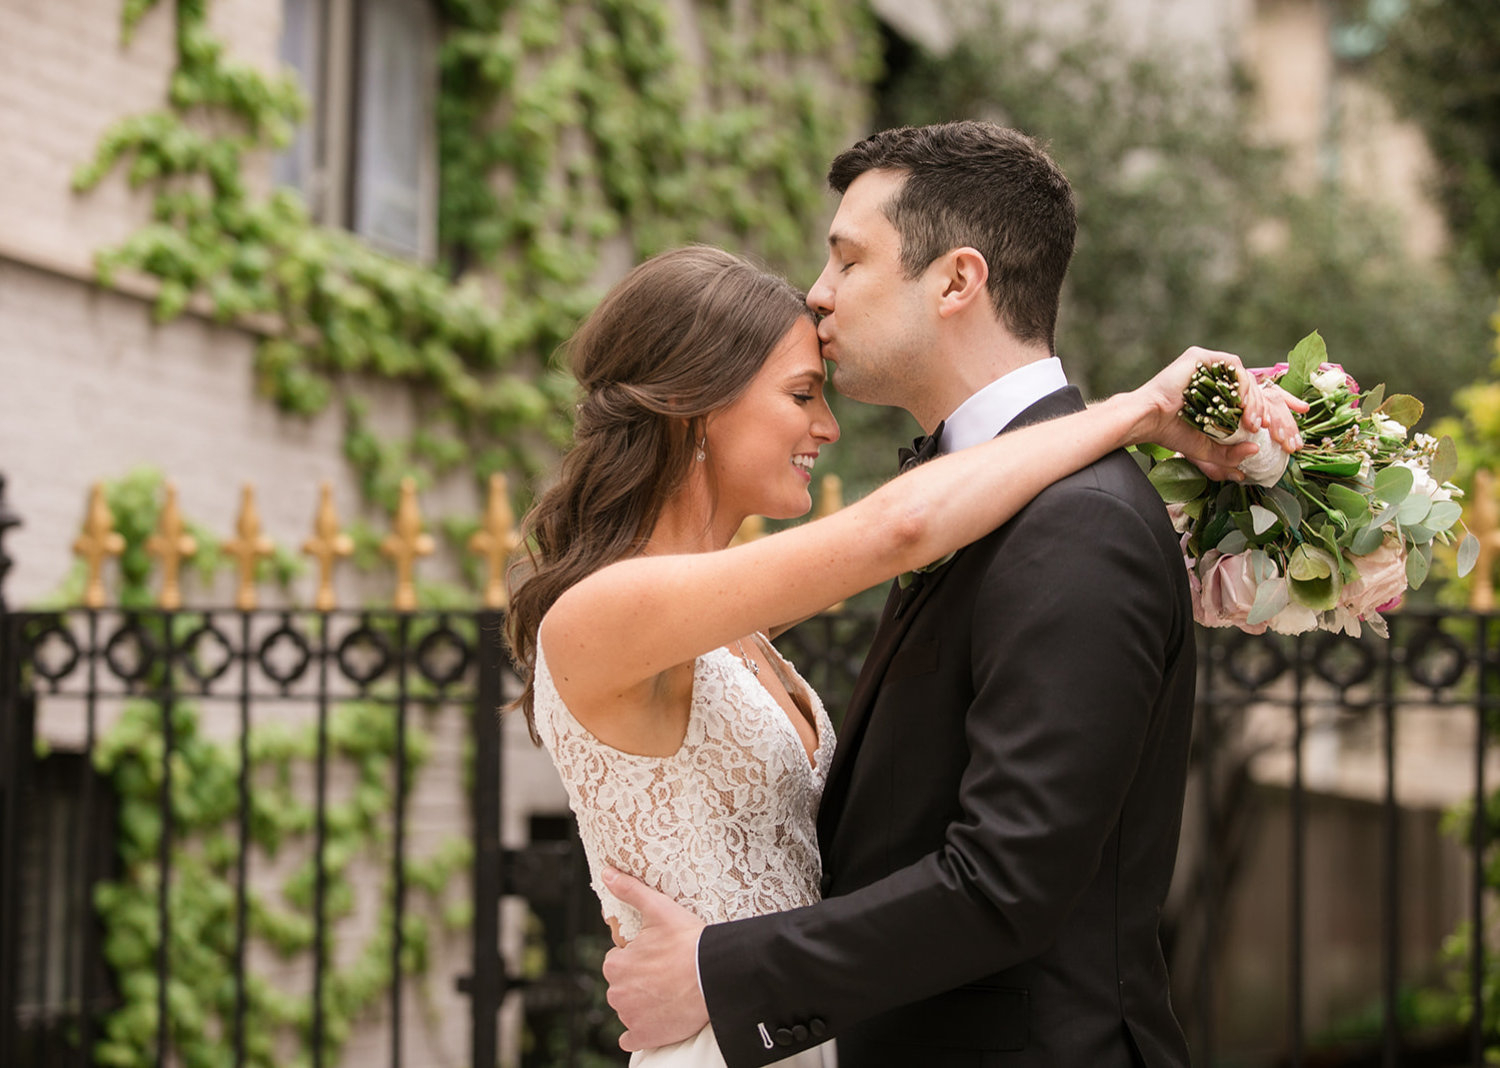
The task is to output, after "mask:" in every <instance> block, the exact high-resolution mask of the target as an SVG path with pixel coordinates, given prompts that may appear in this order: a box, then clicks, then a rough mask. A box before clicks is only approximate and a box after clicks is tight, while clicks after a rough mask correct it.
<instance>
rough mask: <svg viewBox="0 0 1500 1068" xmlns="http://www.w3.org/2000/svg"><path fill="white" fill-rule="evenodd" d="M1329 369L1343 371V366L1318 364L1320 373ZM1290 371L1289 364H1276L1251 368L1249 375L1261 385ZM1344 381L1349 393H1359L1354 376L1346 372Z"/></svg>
mask: <svg viewBox="0 0 1500 1068" xmlns="http://www.w3.org/2000/svg"><path fill="white" fill-rule="evenodd" d="M1329 368H1332V369H1333V370H1335V371H1344V365H1343V364H1341V363H1320V364H1318V370H1320V371H1325V370H1328V369H1329ZM1291 369H1292V365H1291V364H1289V363H1278V364H1277V365H1276V366H1274V367H1252V368H1250V373H1251V374H1252V375H1254V376H1255V381H1257V382H1262V383H1263V382H1265V381H1267V380H1270V381H1272V382H1275V381H1276V380H1277V379H1279V378H1280V377H1281V376H1282V375H1284V374H1286V373H1287V372H1288V371H1290V370H1291ZM1344 381H1345V382H1347V383H1349V392H1350V393H1358V392H1359V383H1358V382H1356V381H1355V380H1354V376H1353V375H1351V374H1350V373H1349V372H1348V371H1344Z"/></svg>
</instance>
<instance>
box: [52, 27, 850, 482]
mask: <svg viewBox="0 0 1500 1068" xmlns="http://www.w3.org/2000/svg"><path fill="white" fill-rule="evenodd" d="M158 3H159V0H127V3H126V5H125V12H124V23H125V33H126V37H127V39H128V38H129V35H130V33H131V31H132V30H133V29H134V27H135V26H136V25H137V23H138V22H139V21H140V20H141V19H142V18H143V17H145V16H146V15H147V14H148V13H149V12H151V11H152V9H154V8H155V7H157V6H158ZM439 6H440V8H441V10H442V13H443V14H444V16H445V18H446V20H447V27H448V29H447V33H446V36H445V40H444V42H443V45H442V49H441V55H440V67H441V92H440V98H439V104H438V115H437V121H438V140H439V146H440V147H439V153H440V174H441V182H440V196H439V218H440V241H441V243H442V245H443V247H444V249H445V250H446V254H447V257H448V259H447V263H446V265H445V266H444V267H443V268H442V269H434V268H429V267H426V266H423V265H421V264H417V263H412V262H409V261H405V260H401V259H397V258H394V257H391V256H388V255H385V254H382V253H379V252H377V251H375V250H373V249H371V248H369V247H368V246H366V245H365V244H363V243H362V242H361V241H360V240H358V239H357V238H355V237H354V236H352V235H350V234H348V233H346V232H343V231H340V230H334V229H329V228H324V227H319V226H316V225H314V224H313V223H312V222H311V220H310V218H309V216H308V213H307V210H306V208H305V206H304V205H303V203H302V201H301V199H300V197H299V196H298V195H296V194H295V193H293V192H291V191H288V190H277V191H275V192H273V193H271V194H270V195H269V196H265V197H257V196H256V195H254V194H253V193H252V191H251V189H250V186H249V185H248V183H247V182H246V180H245V176H244V170H245V167H246V161H247V157H249V156H250V155H251V154H252V153H262V154H263V153H264V152H265V151H267V150H271V149H275V148H279V147H282V146H284V145H286V144H287V143H288V141H289V138H290V136H291V133H292V131H293V130H294V129H295V127H296V125H297V123H298V122H299V121H300V120H301V118H302V114H303V110H304V104H303V101H302V98H301V95H300V93H299V92H298V90H297V87H296V85H295V83H294V82H293V80H292V79H291V78H290V77H289V76H278V75H269V74H266V73H264V72H262V71H260V70H259V69H257V68H255V67H252V66H250V65H248V64H245V63H239V62H235V61H233V60H231V59H229V58H227V57H226V55H225V50H224V46H223V44H222V43H221V42H219V41H217V40H215V39H214V38H213V36H212V35H211V34H210V32H209V30H208V27H207V0H174V8H175V14H176V19H177V69H176V70H175V72H174V74H173V77H172V79H171V88H170V94H169V101H168V106H167V107H166V108H164V109H163V110H161V111H158V112H154V113H151V114H147V115H141V116H133V117H130V118H127V119H124V120H122V121H120V122H119V123H118V124H116V125H115V126H114V127H113V128H112V129H111V130H109V131H108V132H107V133H106V135H105V136H104V138H103V140H102V142H101V144H100V146H99V149H98V152H97V154H96V156H95V158H94V159H93V161H91V162H90V163H89V164H88V165H86V166H84V167H83V168H81V169H80V170H79V172H78V174H77V175H76V176H75V186H76V188H77V189H78V190H79V191H86V190H88V189H91V188H93V187H94V186H95V185H97V184H98V183H99V182H100V181H101V180H103V178H104V177H105V175H107V174H109V173H111V172H112V171H113V170H115V169H116V168H117V167H119V166H121V165H123V164H124V163H125V162H126V161H127V160H128V161H129V169H128V174H129V179H130V181H131V183H132V184H133V185H135V186H149V187H150V188H151V189H152V190H153V192H154V193H155V203H154V210H153V219H152V221H151V222H150V223H149V224H148V225H146V226H145V227H143V228H142V229H141V230H139V231H138V232H137V233H135V234H134V235H132V236H131V237H130V238H129V239H127V240H126V241H125V242H124V243H123V244H122V245H120V246H118V247H116V248H112V249H108V250H105V251H103V252H101V253H100V254H99V256H98V268H99V275H100V278H101V280H102V281H103V282H104V283H105V284H110V283H112V282H113V281H114V280H115V279H116V278H117V277H118V276H119V274H120V272H122V271H132V272H141V273H144V274H146V275H149V276H151V277H153V278H154V279H155V280H156V281H157V283H158V284H159V292H158V296H157V299H156V315H157V318H158V319H159V320H161V321H167V320H170V319H172V318H174V317H176V316H177V315H180V314H181V313H182V312H183V311H184V310H185V309H186V307H187V306H188V304H189V302H190V301H191V300H193V299H195V298H197V299H200V300H206V301H207V302H208V303H209V305H210V306H211V308H212V311H213V314H214V315H215V316H216V317H217V318H219V319H220V320H222V321H225V322H247V321H248V322H255V323H257V324H258V328H259V329H262V330H263V331H264V332H266V333H267V336H266V337H265V339H264V340H263V341H261V343H260V344H259V347H258V353H257V374H258V377H259V382H260V386H261V388H262V390H263V392H265V393H266V394H267V395H268V396H269V397H271V398H272V399H273V400H274V401H275V403H276V404H277V405H279V406H280V407H281V408H282V409H283V410H285V411H288V412H293V413H299V414H306V415H311V414H315V413H318V412H321V411H323V410H324V409H326V408H327V407H328V406H329V405H330V404H332V403H335V402H336V401H338V402H341V403H343V404H344V406H345V413H346V424H347V427H348V430H347V433H346V438H345V448H344V452H345V456H346V458H347V459H348V460H349V462H350V463H351V464H352V465H353V467H354V468H355V469H356V471H357V472H358V473H359V476H360V483H361V486H362V488H363V490H364V492H365V494H366V496H367V498H368V499H369V500H370V502H371V503H373V504H376V505H379V506H381V507H383V508H387V509H388V508H390V507H393V505H394V501H395V488H396V487H397V486H398V485H399V482H400V479H401V477H402V476H404V475H408V474H413V475H416V476H417V477H418V478H419V479H420V480H423V481H429V480H431V479H432V478H434V477H437V476H438V475H440V474H442V473H445V472H448V471H452V470H455V469H464V468H466V469H468V470H469V471H471V472H472V473H473V475H474V476H475V477H476V478H478V479H481V480H483V479H485V478H487V477H488V475H489V474H490V473H492V472H494V471H497V470H511V471H518V472H520V473H522V474H524V475H528V476H529V475H535V474H537V473H538V472H539V471H540V470H542V468H543V467H544V466H545V465H546V464H547V463H548V462H549V461H550V459H551V457H552V455H553V452H554V450H555V448H556V447H557V446H558V445H561V444H563V443H565V442H566V440H567V438H568V435H569V432H570V418H569V417H570V415H571V400H572V394H573V387H572V383H571V381H570V380H569V379H568V377H567V376H566V375H564V374H561V373H559V372H556V371H547V370H545V364H546V359H547V356H548V354H550V353H551V352H552V350H553V349H554V348H555V347H556V345H557V344H558V342H560V341H561V340H562V339H563V338H565V337H566V336H567V335H568V334H569V333H570V332H571V330H572V328H573V326H574V325H575V324H576V322H577V321H578V319H579V318H580V317H581V316H582V315H583V314H584V313H585V312H586V311H587V310H588V308H589V307H590V306H591V304H592V302H593V300H594V299H596V298H597V296H598V292H597V287H596V285H595V284H594V283H596V281H597V280H598V276H599V273H600V269H601V260H600V252H601V249H602V248H603V247H604V245H605V244H606V243H607V242H610V241H614V240H619V241H624V242H626V243H627V246H628V249H629V252H630V255H631V257H632V258H635V259H639V258H641V257H643V256H645V255H648V254H650V253H653V252H656V251H658V250H660V249H662V248H665V247H668V246H670V245H673V244H679V243H682V242H685V241H691V240H709V241H713V242H715V243H719V244H724V245H728V246H731V247H736V248H740V249H743V250H746V251H749V252H752V253H755V254H757V255H759V256H761V257H762V258H764V259H766V260H767V261H768V262H770V263H771V264H772V265H774V266H779V267H782V268H783V269H792V268H797V267H800V266H802V265H804V264H806V263H807V261H808V258H809V256H810V255H811V254H813V253H814V252H815V250H816V248H817V244H818V243H817V242H816V241H815V240H813V239H812V238H813V235H815V233H816V230H817V222H818V217H819V214H820V212H821V211H822V210H823V207H824V201H823V199H822V192H821V187H822V173H823V168H824V167H825V166H826V163H827V160H828V159H829V158H830V157H831V155H832V154H833V153H834V151H836V150H837V149H838V148H839V147H840V146H841V144H842V143H843V142H844V141H845V140H846V139H847V138H848V136H849V134H850V131H851V130H853V129H855V128H856V126H857V124H858V123H859V121H860V120H861V119H862V117H863V101H864V89H865V88H866V86H867V85H868V83H869V82H870V80H871V79H872V78H873V77H874V75H875V73H876V70H877V66H878V57H877V47H876V35H875V33H874V29H873V23H872V22H871V21H870V18H869V16H868V15H867V14H866V12H865V10H864V8H863V6H862V4H861V3H860V2H859V0H764V2H761V3H757V4H755V5H753V6H742V5H725V4H722V3H715V2H710V0H702V2H699V3H697V4H695V5H694V11H695V13H696V16H697V22H696V27H697V37H699V38H701V40H700V42H699V44H700V46H701V52H702V55H701V56H699V57H697V58H696V60H692V59H689V58H686V57H684V56H683V55H682V54H681V52H680V50H679V48H678V46H677V44H676V35H675V34H674V26H673V23H672V19H671V16H670V14H669V9H668V6H667V4H666V2H665V0H588V2H567V0H441V2H440V4H439ZM458 263H462V264H464V265H466V266H467V267H468V270H467V271H466V272H465V273H464V274H463V276H462V277H460V278H458V279H457V280H455V279H454V278H453V277H452V276H451V275H452V273H453V271H454V265H455V264H458ZM485 280H490V281H491V282H492V283H498V290H499V292H500V296H499V297H498V298H496V297H494V296H493V295H488V294H487V291H486V287H485V285H484V284H483V283H484V281H485ZM491 288H496V287H495V286H493V285H492V286H491ZM497 304H498V306H497ZM376 379H383V380H387V381H395V382H398V383H401V384H403V385H406V386H408V387H410V388H411V389H412V391H413V396H414V398H415V399H416V403H417V404H418V405H419V407H420V409H421V413H422V419H421V424H422V426H423V427H424V429H423V430H422V431H421V432H419V433H418V434H416V435H414V436H412V437H411V438H408V439H405V440H387V439H382V438H380V437H378V436H377V435H375V434H374V433H373V432H372V431H371V430H370V427H369V421H368V419H367V418H366V415H365V410H364V408H363V406H362V402H361V400H360V395H361V389H360V387H361V384H363V383H366V382H368V381H371V380H376Z"/></svg>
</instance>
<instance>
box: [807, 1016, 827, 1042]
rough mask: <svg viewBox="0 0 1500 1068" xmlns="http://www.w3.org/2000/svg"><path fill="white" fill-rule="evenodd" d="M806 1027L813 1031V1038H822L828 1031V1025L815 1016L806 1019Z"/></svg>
mask: <svg viewBox="0 0 1500 1068" xmlns="http://www.w3.org/2000/svg"><path fill="white" fill-rule="evenodd" d="M807 1029H808V1030H809V1031H811V1032H812V1033H813V1037H814V1038H822V1037H823V1036H824V1035H826V1034H827V1033H828V1025H827V1024H825V1023H824V1022H823V1021H822V1020H820V1019H818V1017H816V1016H814V1017H813V1018H812V1019H811V1020H808V1021H807Z"/></svg>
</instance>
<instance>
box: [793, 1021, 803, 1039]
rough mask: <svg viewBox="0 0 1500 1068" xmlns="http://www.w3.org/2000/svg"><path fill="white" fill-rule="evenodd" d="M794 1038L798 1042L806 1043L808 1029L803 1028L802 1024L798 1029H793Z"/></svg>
mask: <svg viewBox="0 0 1500 1068" xmlns="http://www.w3.org/2000/svg"><path fill="white" fill-rule="evenodd" d="M792 1037H793V1038H795V1039H796V1040H797V1041H798V1042H806V1041H807V1028H805V1027H803V1026H802V1025H801V1024H798V1025H797V1026H796V1027H794V1028H792Z"/></svg>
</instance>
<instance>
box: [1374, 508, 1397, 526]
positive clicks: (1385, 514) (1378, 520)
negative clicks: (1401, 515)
mask: <svg viewBox="0 0 1500 1068" xmlns="http://www.w3.org/2000/svg"><path fill="white" fill-rule="evenodd" d="M1400 510H1401V505H1400V504H1399V503H1397V504H1387V505H1386V506H1385V507H1384V508H1382V509H1381V510H1380V511H1378V512H1376V513H1375V515H1374V516H1373V517H1372V518H1371V519H1370V526H1372V527H1380V526H1384V525H1385V524H1387V523H1389V522H1390V521H1391V520H1392V519H1395V518H1396V513H1397V512H1399V511H1400Z"/></svg>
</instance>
